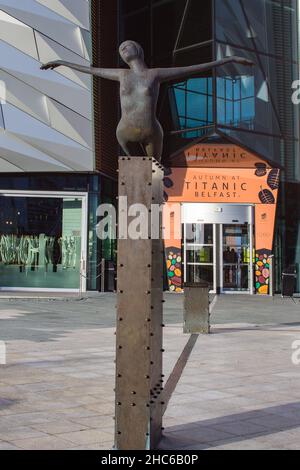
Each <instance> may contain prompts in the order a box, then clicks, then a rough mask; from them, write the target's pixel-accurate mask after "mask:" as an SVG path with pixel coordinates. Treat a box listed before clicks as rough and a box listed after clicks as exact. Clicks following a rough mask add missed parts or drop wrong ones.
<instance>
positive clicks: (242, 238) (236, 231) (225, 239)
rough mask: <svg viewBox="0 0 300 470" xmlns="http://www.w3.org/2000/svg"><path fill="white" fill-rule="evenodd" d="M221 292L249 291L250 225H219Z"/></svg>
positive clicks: (250, 260)
mask: <svg viewBox="0 0 300 470" xmlns="http://www.w3.org/2000/svg"><path fill="white" fill-rule="evenodd" d="M220 235H221V243H220V244H221V250H222V253H221V260H222V261H221V266H220V268H221V292H232V291H235V292H250V291H251V285H252V282H253V280H252V275H251V272H252V266H253V263H252V236H251V235H252V234H251V225H249V224H243V225H230V224H224V225H221V234H220Z"/></svg>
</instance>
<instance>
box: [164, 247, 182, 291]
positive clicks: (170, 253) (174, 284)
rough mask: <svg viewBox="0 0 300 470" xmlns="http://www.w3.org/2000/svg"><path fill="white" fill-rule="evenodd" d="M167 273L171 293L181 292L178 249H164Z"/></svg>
mask: <svg viewBox="0 0 300 470" xmlns="http://www.w3.org/2000/svg"><path fill="white" fill-rule="evenodd" d="M166 255H167V256H166V258H167V273H168V282H169V289H170V291H171V292H182V257H181V250H180V248H176V247H168V248H167V249H166Z"/></svg>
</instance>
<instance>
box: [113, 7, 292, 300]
mask: <svg viewBox="0 0 300 470" xmlns="http://www.w3.org/2000/svg"><path fill="white" fill-rule="evenodd" d="M120 4H121V5H120V17H121V20H120V35H121V37H122V38H124V39H125V38H131V39H134V40H136V41H138V42H140V43H141V44H142V45H143V47H144V48H145V52H146V60H147V62H148V64H149V65H151V66H154V67H155V66H181V65H192V64H195V63H205V62H210V61H214V60H219V59H222V58H225V57H230V56H234V55H237V56H241V57H245V58H247V59H250V60H252V61H253V62H254V64H255V66H254V67H253V68H252V69H249V68H245V67H241V66H237V65H233V64H229V65H226V66H223V67H218V68H216V69H214V70H212V71H211V72H210V73H204V74H202V75H201V74H200V75H198V76H193V77H191V78H190V79H188V80H185V81H182V80H181V81H180V82H177V83H176V82H175V83H170V84H167V85H166V86H165V87H164V89H163V90H162V93H161V98H160V109H159V115H160V119H161V122H162V124H163V127H164V130H165V134H166V139H165V147H164V160H163V161H164V165H165V166H166V167H167V168H168V170H167V173H166V178H165V193H166V200H167V201H168V202H167V206H170V205H171V204H174V203H177V204H180V205H181V224H182V235H181V237H180V238H179V237H178V236H177V237H174V236H172V237H171V239H170V240H167V241H166V257H167V267H168V275H169V285H170V289H171V290H172V291H175V292H176V291H178V292H180V291H181V290H182V287H183V284H184V282H198V281H200V280H206V281H208V282H209V284H210V285H211V289H212V290H213V291H215V292H224V293H225V292H248V293H259V294H268V293H269V292H270V290H274V291H275V290H277V291H278V290H280V288H281V274H282V272H283V271H284V270H286V269H288V270H289V271H291V270H292V271H294V270H296V271H299V261H300V260H299V248H298V247H299V229H298V226H299V216H300V214H299V210H298V203H297V202H296V201H297V197H295V196H292V194H294V195H296V194H297V193H298V191H299V106H295V105H294V104H293V103H292V99H291V95H292V89H291V87H292V83H293V81H294V80H298V79H299V49H298V37H299V2H297V1H296V0H279V1H265V0H253V1H251V2H249V1H247V0H206V1H203V2H199V1H197V0H187V1H176V0H170V1H154V0H152V1H150V0H145V1H139V2H134V1H132V2H127V1H121V2H120ZM169 212H170V209H169ZM173 235H174V234H173ZM298 279H299V276H298ZM297 290H298V291H299V280H298V283H297Z"/></svg>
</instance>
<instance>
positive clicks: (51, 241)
mask: <svg viewBox="0 0 300 470" xmlns="http://www.w3.org/2000/svg"><path fill="white" fill-rule="evenodd" d="M0 214H1V217H0V286H1V287H2V288H3V287H4V288H5V287H13V288H41V289H45V288H47V289H49V288H54V289H60V288H62V287H63V288H64V289H79V287H80V268H81V241H82V228H81V227H82V216H83V213H82V199H81V198H74V197H64V198H46V197H41V198H39V197H38V198H37V197H5V196H1V197H0Z"/></svg>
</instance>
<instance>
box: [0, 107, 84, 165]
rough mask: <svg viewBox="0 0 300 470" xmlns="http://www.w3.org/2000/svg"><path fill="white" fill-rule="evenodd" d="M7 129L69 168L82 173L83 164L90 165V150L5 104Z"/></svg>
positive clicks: (4, 112)
mask: <svg viewBox="0 0 300 470" xmlns="http://www.w3.org/2000/svg"><path fill="white" fill-rule="evenodd" d="M3 114H4V122H5V125H6V126H7V129H9V130H10V132H11V133H12V134H14V135H15V136H16V137H18V138H21V139H23V140H24V141H25V142H28V143H29V144H30V145H32V146H33V147H36V148H38V149H39V150H40V151H42V152H43V153H47V152H48V153H49V155H55V156H57V158H58V159H59V161H60V162H62V163H64V164H66V165H68V166H69V167H71V168H72V167H73V164H74V166H76V167H77V168H78V169H79V170H82V171H84V167H85V163H87V164H90V160H91V158H92V152H91V150H89V149H87V148H86V147H83V146H82V145H79V144H78V143H77V142H75V141H74V140H71V139H70V138H69V137H66V136H65V135H63V134H62V133H60V132H58V131H56V130H55V129H53V128H51V127H49V126H46V125H45V124H43V123H42V122H41V121H38V120H37V119H34V118H32V117H31V116H29V115H28V114H25V113H23V112H21V111H20V110H19V109H17V108H15V107H14V106H12V105H10V104H9V103H7V104H6V105H5V106H4V108H3Z"/></svg>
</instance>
